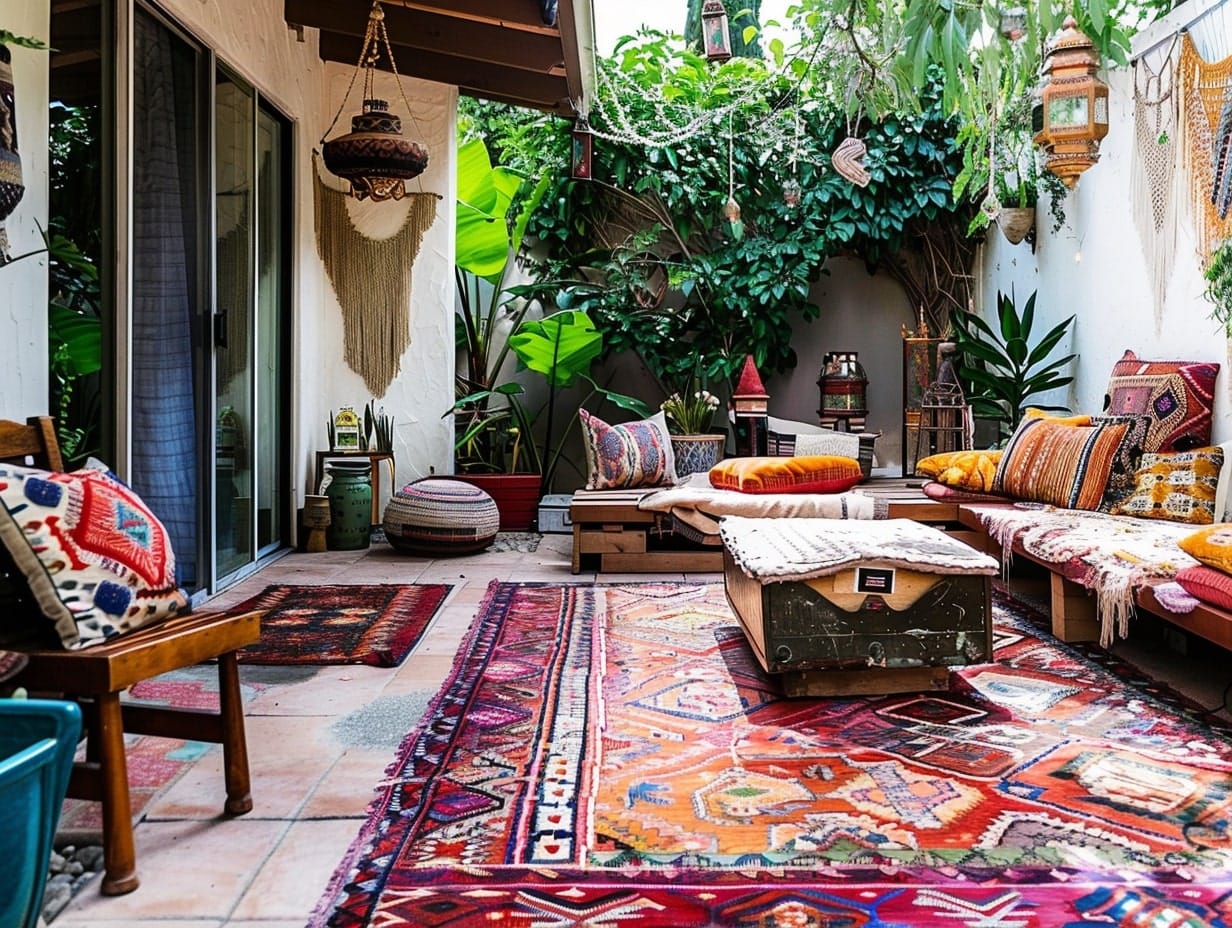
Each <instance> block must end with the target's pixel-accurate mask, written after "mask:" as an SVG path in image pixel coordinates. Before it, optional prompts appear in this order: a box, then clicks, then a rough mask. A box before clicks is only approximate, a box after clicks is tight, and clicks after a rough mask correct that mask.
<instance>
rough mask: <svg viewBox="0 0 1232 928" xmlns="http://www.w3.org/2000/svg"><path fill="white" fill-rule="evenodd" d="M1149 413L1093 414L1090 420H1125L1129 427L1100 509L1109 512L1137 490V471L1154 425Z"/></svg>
mask: <svg viewBox="0 0 1232 928" xmlns="http://www.w3.org/2000/svg"><path fill="white" fill-rule="evenodd" d="M1152 421H1153V420H1152V419H1151V417H1150V416H1092V417H1091V424H1092V425H1099V424H1101V423H1107V422H1111V423H1118V422H1123V423H1124V424H1125V425H1126V426H1127V429H1126V431H1125V437H1124V438H1122V439H1121V444H1120V445H1119V446H1118V447H1117V450H1116V454H1114V455H1113V457H1112V464H1111V465H1110V466H1109V468H1108V485H1107V486H1105V487H1104V500H1103V502H1102V503H1101V504H1100V507H1099V509H1100V512H1109V511H1111V509H1112V507H1113V506H1115V505H1116V504H1117V503H1119V502H1120V501H1121V500H1122V499H1124V498H1125V497H1126V496H1128V495H1129V494H1130V493H1132V492H1134V474H1135V473H1137V471H1138V463H1139V462H1140V461H1141V460H1142V448H1143V445H1145V444H1146V440H1147V433H1148V432H1149V431H1150V429H1151V423H1152Z"/></svg>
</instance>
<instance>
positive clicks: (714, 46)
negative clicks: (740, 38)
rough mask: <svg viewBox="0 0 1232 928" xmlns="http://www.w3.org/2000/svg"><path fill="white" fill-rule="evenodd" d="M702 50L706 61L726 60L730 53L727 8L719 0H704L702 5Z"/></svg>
mask: <svg viewBox="0 0 1232 928" xmlns="http://www.w3.org/2000/svg"><path fill="white" fill-rule="evenodd" d="M702 50H703V51H704V52H705V53H706V60H707V61H726V60H727V59H728V58H730V57H731V55H732V51H731V34H730V33H729V32H728V31H727V10H725V9H724V8H723V4H722V3H721V2H720V0H706V2H705V4H703V6H702Z"/></svg>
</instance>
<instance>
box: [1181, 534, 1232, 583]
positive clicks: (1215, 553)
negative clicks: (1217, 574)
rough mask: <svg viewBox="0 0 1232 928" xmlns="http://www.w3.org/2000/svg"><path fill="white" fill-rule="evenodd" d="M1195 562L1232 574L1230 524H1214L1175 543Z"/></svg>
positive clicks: (1231, 535)
mask: <svg viewBox="0 0 1232 928" xmlns="http://www.w3.org/2000/svg"><path fill="white" fill-rule="evenodd" d="M1177 544H1178V545H1180V548H1181V550H1182V551H1184V552H1185V553H1186V554H1188V555H1189V556H1190V557H1192V558H1193V559H1194V560H1195V561H1199V562H1201V563H1203V564H1205V565H1206V566H1207V567H1214V568H1215V569H1216V570H1222V571H1223V572H1224V573H1225V574H1232V522H1216V523H1215V524H1214V525H1208V526H1206V527H1205V528H1200V529H1198V530H1197V531H1196V532H1194V533H1193V534H1192V535H1186V536H1185V537H1184V538H1182V539H1181V540H1180V541H1178V542H1177Z"/></svg>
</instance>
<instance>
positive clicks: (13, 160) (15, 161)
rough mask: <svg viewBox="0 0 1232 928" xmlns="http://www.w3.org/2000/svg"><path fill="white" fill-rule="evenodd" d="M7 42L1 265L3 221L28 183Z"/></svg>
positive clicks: (1, 64)
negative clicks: (24, 175) (19, 151)
mask: <svg viewBox="0 0 1232 928" xmlns="http://www.w3.org/2000/svg"><path fill="white" fill-rule="evenodd" d="M10 59H11V56H10V54H9V49H8V46H7V45H0V264H4V263H5V262H7V261H8V260H9V238H8V234H7V233H6V232H5V231H4V220H6V219H8V218H9V215H10V214H11V213H12V212H13V210H14V209H16V208H17V203H18V202H19V201H20V200H21V195H22V194H23V193H25V190H26V188H25V186H24V185H23V184H22V182H21V158H20V157H19V156H18V154H17V102H16V100H15V94H14V91H13V67H12V64H11V60H10Z"/></svg>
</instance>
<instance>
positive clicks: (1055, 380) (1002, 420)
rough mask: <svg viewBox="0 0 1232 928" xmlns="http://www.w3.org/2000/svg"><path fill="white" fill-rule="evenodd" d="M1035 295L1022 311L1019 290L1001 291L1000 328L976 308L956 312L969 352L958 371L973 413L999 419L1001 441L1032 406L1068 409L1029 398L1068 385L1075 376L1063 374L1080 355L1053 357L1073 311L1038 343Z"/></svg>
mask: <svg viewBox="0 0 1232 928" xmlns="http://www.w3.org/2000/svg"><path fill="white" fill-rule="evenodd" d="M1035 296H1036V294H1035V293H1034V292H1032V294H1031V295H1030V296H1029V297H1028V298H1027V301H1026V303H1024V304H1023V308H1022V313H1021V314H1020V313H1019V312H1018V307H1017V305H1016V303H1015V301H1014V295H1013V293H1012V292H1011V293H1008V294H1007V293H1001V292H999V291H998V293H997V318H996V323H997V331H995V332H994V331H993V328H992V326H990V325H989V324H988V323H987V322H986V321H985V320H983V319H982V318H980V317H979V316H977V315H976V314H975V313H971V312H967V311H965V310H959V311H958V312H956V313H955V314H954V336H955V339H954V340H955V341H956V342H957V343H958V348H959V350H960V351H961V352H962V354H963V357H964V363H962V364H961V365H960V366H959V369H958V375H959V377H960V378H961V379H962V381H963V389H964V391H965V393H966V397H967V402H969V403H970V404H971V411H972V414H973V415H974V416H975V417H977V419H978V418H981V417H982V418H986V419H991V420H993V421H995V422H996V423H997V436H996V439H995V441H996V442H997V443H999V442H1001V441H1004V440H1005V439H1007V438H1009V437H1010V436H1011V435H1012V434H1013V433H1014V430H1015V429H1016V428H1018V423H1019V422H1021V421H1022V417H1023V414H1024V413H1025V411H1026V409H1027V407H1028V406H1034V407H1036V408H1039V409H1046V410H1054V411H1060V412H1064V411H1068V410H1067V409H1066V407H1064V406H1045V405H1043V404H1040V403H1028V402H1027V401H1028V400H1029V399H1030V398H1031V397H1033V396H1036V395H1038V394H1040V393H1045V392H1047V391H1049V390H1054V389H1056V388H1057V387H1063V386H1066V385H1067V384H1069V383H1071V382H1072V381H1073V379H1074V378H1073V377H1071V376H1066V375H1062V374H1061V369H1062V368H1064V367H1065V366H1066V365H1067V364H1069V362H1070V361H1072V360H1073V359H1074V358H1075V357H1077V355H1073V354H1070V355H1066V356H1065V357H1062V358H1054V359H1051V360H1050V359H1049V355H1050V354H1051V353H1052V351H1053V349H1055V348H1056V347H1057V345H1058V343H1060V341H1061V339H1062V338H1064V337H1065V334H1066V332H1068V331H1069V327H1070V325H1072V324H1073V321H1074V317H1073V316H1070V317H1069V318H1068V319H1066V320H1064V321H1063V322H1060V323H1058V324H1057V325H1055V326H1054V327H1053V328H1052V329H1050V330H1049V331H1048V333H1047V334H1046V335H1044V336H1043V338H1041V339H1039V341H1037V342H1035V343H1034V344H1032V342H1031V336H1032V331H1033V329H1034V324H1035Z"/></svg>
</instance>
